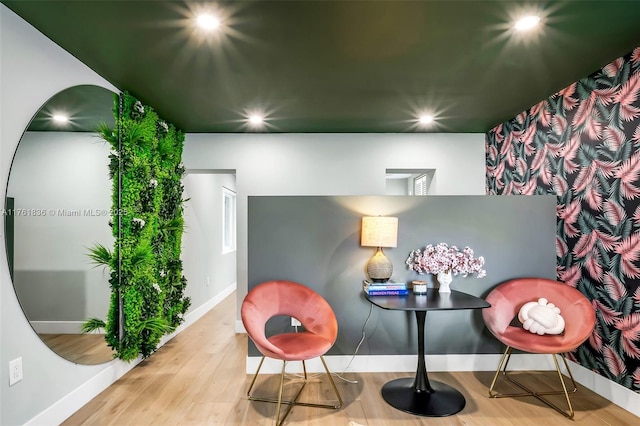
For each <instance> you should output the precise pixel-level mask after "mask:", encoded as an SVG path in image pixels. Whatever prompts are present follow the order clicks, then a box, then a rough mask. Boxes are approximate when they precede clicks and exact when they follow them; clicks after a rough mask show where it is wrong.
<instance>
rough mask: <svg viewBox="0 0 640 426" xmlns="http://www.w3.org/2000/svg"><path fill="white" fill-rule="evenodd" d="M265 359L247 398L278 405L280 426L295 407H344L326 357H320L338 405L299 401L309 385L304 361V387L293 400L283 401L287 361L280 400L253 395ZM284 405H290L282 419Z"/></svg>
mask: <svg viewBox="0 0 640 426" xmlns="http://www.w3.org/2000/svg"><path fill="white" fill-rule="evenodd" d="M264 358H265V357H262V359H261V360H260V364H258V369H257V371H256V373H255V375H254V376H253V379H252V380H251V384H250V385H249V389H248V390H247V398H248V399H249V400H250V401H260V402H270V403H274V404H278V408H277V409H276V418H275V424H276V425H278V426H280V425H282V424H283V423H284V421H285V419H286V418H287V416H288V415H289V413H290V412H291V409H292V408H293V406H294V405H301V406H304V407H316V408H333V409H338V408H340V407H342V397H341V396H340V392H338V388H337V387H336V384H335V382H334V381H333V378H332V377H331V373H330V372H329V368H328V367H327V363H326V362H325V360H324V357H320V360H321V361H322V365H323V366H324V369H325V372H326V373H327V377H328V378H329V383H330V384H331V387H332V388H333V392H334V393H335V395H336V397H337V398H338V403H337V404H317V403H311V402H302V401H298V398H299V397H300V394H301V393H302V390H303V389H304V387H305V386H306V384H307V379H308V377H307V366H306V363H305V362H304V361H302V369H303V372H304V380H303V383H302V386H301V387H300V389H298V392H297V393H296V395H295V397H294V398H293V399H292V400H285V399H282V393H283V389H284V376H285V368H286V365H287V363H286V361H284V362H283V365H282V371H281V374H280V385H279V387H278V398H267V397H256V396H254V395H252V394H251V390H252V389H253V386H254V384H255V382H256V379H257V377H258V373H259V372H260V368H262V363H263V362H264ZM282 404H285V405H288V407H287V409H286V410H285V412H284V414H283V415H282V418H280V411H281V407H282Z"/></svg>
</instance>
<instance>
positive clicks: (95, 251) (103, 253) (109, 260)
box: [88, 244, 114, 268]
mask: <svg viewBox="0 0 640 426" xmlns="http://www.w3.org/2000/svg"><path fill="white" fill-rule="evenodd" d="M88 256H89V258H90V259H91V261H92V263H94V264H95V265H96V266H104V267H107V268H113V267H114V263H113V260H114V259H113V254H112V253H111V251H110V250H109V249H108V248H107V247H105V246H103V245H102V244H96V245H95V246H93V247H92V248H90V249H89V255H88Z"/></svg>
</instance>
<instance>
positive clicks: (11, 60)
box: [0, 5, 117, 425]
mask: <svg viewBox="0 0 640 426" xmlns="http://www.w3.org/2000/svg"><path fill="white" fill-rule="evenodd" d="M0 67H1V68H0V179H1V182H0V186H1V187H2V188H3V189H4V188H6V184H7V176H8V174H9V167H10V164H11V159H12V157H13V154H14V151H15V149H16V146H17V144H18V141H19V140H20V137H21V135H22V132H23V131H24V129H25V128H26V127H27V125H28V124H29V121H30V120H31V117H32V115H33V114H34V113H35V112H36V111H38V110H39V109H40V107H41V106H42V105H43V104H44V103H45V102H46V101H47V99H49V98H50V97H51V96H53V95H54V94H56V93H57V92H59V91H61V90H63V89H66V88H68V87H71V86H75V85H79V84H94V85H98V86H102V87H105V88H107V89H109V90H113V91H117V89H116V88H115V87H113V86H112V85H111V84H109V83H108V82H107V81H105V80H104V79H103V78H101V77H100V76H99V75H97V74H96V73H95V72H93V71H92V70H90V69H89V68H88V67H86V66H85V65H84V64H82V63H81V62H79V61H78V60H77V59H75V58H74V57H73V56H71V55H70V54H68V53H67V52H65V51H64V50H62V49H61V48H59V47H58V46H56V45H55V44H54V43H52V42H51V41H50V40H49V39H47V38H46V37H44V36H43V35H42V34H40V33H39V32H38V31H36V30H35V29H33V27H31V26H29V25H28V24H26V23H25V22H24V21H23V20H22V19H20V18H19V17H18V16H16V15H15V14H14V13H13V12H11V11H10V10H9V9H7V8H6V7H5V6H4V5H0ZM34 172H35V171H34ZM3 192H4V190H3ZM4 195H5V194H3V199H4ZM1 228H2V237H1V238H0V241H2V248H1V249H0V350H1V353H0V367H1V368H0V401H1V402H0V424H2V425H16V424H24V423H26V422H27V421H29V420H30V419H31V418H32V417H34V416H35V415H37V414H38V413H40V412H41V411H42V410H44V409H45V408H47V407H50V406H52V405H53V404H54V403H56V402H58V401H59V400H60V399H61V398H63V397H65V396H67V395H69V394H70V393H72V391H74V390H75V389H76V388H78V387H79V386H81V385H82V384H84V383H86V382H87V381H88V380H90V379H91V378H94V377H97V376H98V375H100V374H101V373H103V374H114V373H113V368H111V365H112V364H113V363H109V364H104V365H101V366H79V365H76V364H73V363H71V362H69V361H66V360H64V359H62V358H60V357H59V356H57V355H56V354H54V353H53V352H52V351H51V350H49V348H47V347H46V346H45V345H44V344H43V343H42V342H41V341H40V339H39V338H38V336H37V335H36V334H35V333H34V332H33V330H32V329H31V327H30V325H29V323H28V322H27V320H26V319H25V317H24V315H23V313H22V310H21V309H20V305H19V304H18V301H17V299H16V295H15V292H14V291H13V285H12V283H11V280H10V277H9V269H8V265H7V259H6V251H5V247H4V226H2V227H1ZM18 357H22V363H23V369H24V380H22V381H21V382H19V383H17V384H16V385H14V386H11V387H9V377H8V371H9V369H8V365H9V361H10V360H13V359H15V358H18ZM51 422H52V423H55V422H56V420H53V419H52V420H51Z"/></svg>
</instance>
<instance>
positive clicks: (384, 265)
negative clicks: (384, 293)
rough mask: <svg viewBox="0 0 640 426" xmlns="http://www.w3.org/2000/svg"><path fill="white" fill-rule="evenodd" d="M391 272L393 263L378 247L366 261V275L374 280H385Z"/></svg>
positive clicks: (387, 279) (389, 276)
mask: <svg viewBox="0 0 640 426" xmlns="http://www.w3.org/2000/svg"><path fill="white" fill-rule="evenodd" d="M392 273H393V264H392V263H391V261H390V260H389V259H388V258H387V256H385V255H384V253H383V252H382V249H381V248H378V251H376V254H374V255H373V257H372V258H371V259H370V260H369V263H367V275H369V278H371V280H372V281H374V282H387V281H389V278H391V274H392Z"/></svg>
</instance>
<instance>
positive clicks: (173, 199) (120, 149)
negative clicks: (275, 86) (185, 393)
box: [88, 93, 190, 361]
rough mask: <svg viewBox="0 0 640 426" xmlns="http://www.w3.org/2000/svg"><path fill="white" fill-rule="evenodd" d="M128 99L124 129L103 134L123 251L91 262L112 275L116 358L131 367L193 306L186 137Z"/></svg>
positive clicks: (122, 111)
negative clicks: (184, 251) (186, 261)
mask: <svg viewBox="0 0 640 426" xmlns="http://www.w3.org/2000/svg"><path fill="white" fill-rule="evenodd" d="M120 97H121V98H120ZM120 97H118V96H116V97H115V107H114V113H115V116H116V128H115V129H109V128H108V127H106V126H101V127H100V129H99V134H100V135H101V136H102V138H103V139H104V140H105V141H107V142H108V143H109V144H110V145H111V155H110V163H109V175H110V176H111V177H112V179H113V199H112V204H113V216H112V218H111V226H112V229H113V235H114V237H115V239H116V242H115V245H114V247H115V248H114V252H113V253H111V252H110V251H109V250H108V249H106V248H105V247H103V246H101V245H96V246H95V247H94V248H93V249H91V250H90V253H89V256H90V258H91V259H92V260H93V262H94V263H96V264H97V265H108V266H109V267H110V268H111V276H110V280H109V283H110V285H111V289H112V296H111V302H110V303H111V304H110V308H109V312H108V318H107V321H106V325H105V327H104V328H105V337H106V340H107V343H108V344H109V346H111V347H112V348H113V349H114V350H115V352H116V357H118V358H120V359H123V360H127V361H130V360H133V359H135V358H137V357H138V356H139V355H142V357H145V358H146V357H148V356H149V355H151V354H152V353H153V352H154V351H155V350H156V349H157V347H158V344H159V342H160V339H161V338H162V336H164V335H165V334H167V333H170V332H172V331H173V330H175V329H176V327H177V326H178V325H180V323H181V322H182V321H183V317H184V314H185V312H186V311H187V309H188V308H189V305H190V300H189V298H188V297H185V295H184V290H185V288H186V284H187V281H186V279H185V277H184V276H183V274H182V261H181V260H180V252H181V240H182V232H183V229H184V221H183V218H182V215H183V199H182V192H183V186H182V177H183V175H184V171H185V170H184V166H183V165H182V163H181V162H180V161H181V158H182V147H183V143H184V135H183V133H182V132H180V131H178V130H176V129H175V127H174V126H173V125H170V124H168V123H165V122H164V121H162V120H161V119H160V118H159V117H158V115H157V114H156V113H155V111H153V109H152V108H150V107H148V106H145V105H142V103H141V102H139V101H138V100H137V99H135V98H134V97H133V96H131V95H129V94H128V93H123V94H121V95H120ZM88 326H89V325H88Z"/></svg>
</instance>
